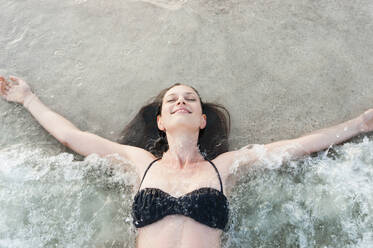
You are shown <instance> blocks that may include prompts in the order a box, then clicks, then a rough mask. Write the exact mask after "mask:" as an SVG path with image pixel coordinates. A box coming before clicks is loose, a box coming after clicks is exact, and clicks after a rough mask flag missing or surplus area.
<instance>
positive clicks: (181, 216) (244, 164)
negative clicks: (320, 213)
mask: <svg viewBox="0 0 373 248" xmlns="http://www.w3.org/2000/svg"><path fill="white" fill-rule="evenodd" d="M10 80H11V81H7V80H6V79H5V78H4V77H2V76H0V83H1V91H0V92H1V93H0V94H1V96H2V97H3V98H4V99H6V100H7V101H10V102H17V103H20V104H23V106H24V107H25V108H26V109H27V110H29V111H30V113H31V114H32V115H33V116H34V117H35V118H36V119H37V120H38V121H39V123H40V124H41V125H42V126H43V127H44V128H45V129H46V130H47V131H48V132H49V133H51V134H52V135H53V136H54V137H55V138H56V139H58V140H59V141H60V142H61V143H63V144H64V145H65V146H67V147H69V148H70V149H72V150H74V151H75V152H77V153H79V154H81V155H84V156H87V155H89V154H91V153H96V154H99V155H100V156H106V155H109V154H113V153H117V154H119V155H120V156H121V157H123V158H125V159H126V160H128V161H130V164H129V165H128V166H133V167H132V168H131V169H133V170H134V171H135V172H136V173H137V175H138V182H139V184H138V185H137V187H138V188H136V190H137V189H139V190H138V192H137V194H136V196H135V199H134V203H133V209H132V210H133V212H132V214H133V220H134V225H135V226H136V227H137V228H138V229H137V230H138V236H137V247H140V248H144V247H179V248H186V247H193V248H202V247H220V235H221V233H222V231H223V230H224V229H225V228H226V224H227V218H228V200H227V198H226V196H227V194H229V192H230V190H231V189H232V187H233V186H234V183H235V181H236V180H235V179H236V178H235V176H236V175H237V173H235V171H236V170H237V169H240V170H241V169H243V170H246V169H248V168H249V167H250V166H251V165H253V164H254V163H255V162H256V161H258V160H259V159H266V158H271V157H272V156H275V155H276V156H280V157H281V159H282V161H285V160H291V159H296V158H300V157H302V156H305V155H309V154H311V153H313V152H317V151H320V150H322V149H325V148H327V147H329V146H330V145H333V144H338V143H341V142H343V141H345V140H347V139H349V138H351V137H353V136H355V135H357V134H359V133H365V132H369V131H372V130H373V109H370V110H368V111H366V112H364V113H363V114H361V115H360V116H358V117H356V118H354V119H352V120H349V121H347V122H344V123H342V124H339V125H336V126H333V127H331V128H327V129H322V130H319V131H316V132H313V133H311V134H309V135H305V136H302V137H300V138H296V139H291V140H284V141H279V142H275V143H271V144H267V145H264V148H265V151H266V152H265V153H264V154H263V153H261V154H260V156H259V155H258V154H257V153H256V152H255V149H251V146H250V145H248V146H245V147H243V148H242V149H240V150H237V151H229V152H228V151H226V150H227V148H228V146H227V143H226V138H227V135H226V134H227V130H224V129H229V128H226V127H229V125H228V124H227V122H226V119H224V117H222V116H220V117H219V113H222V112H219V111H217V112H215V113H218V114H217V115H215V117H216V116H217V117H218V119H219V118H220V121H219V120H218V123H219V122H220V123H223V125H221V126H219V127H220V128H221V129H222V130H221V132H223V135H222V136H221V139H222V141H223V145H221V144H217V143H216V144H215V145H216V149H217V150H219V149H220V148H219V147H223V149H221V150H219V152H215V153H214V149H213V147H210V148H209V147H208V146H205V142H202V141H201V137H204V139H205V140H206V139H207V140H209V139H212V140H215V141H214V142H219V140H217V139H216V138H215V137H213V136H210V135H207V133H203V132H205V131H207V130H205V129H207V127H206V126H207V123H208V122H209V118H211V115H210V114H209V113H208V112H209V111H206V109H207V107H206V106H207V105H206V104H204V103H203V102H202V101H201V99H200V97H199V94H198V92H197V91H196V90H195V89H193V88H192V87H189V86H186V85H180V84H179V85H174V86H172V87H170V88H168V89H165V90H164V91H162V92H161V93H160V95H159V96H158V99H161V100H160V102H157V101H155V103H156V105H154V106H155V109H156V111H158V113H157V112H154V113H156V114H155V115H154V117H153V118H154V125H155V124H156V127H157V128H158V129H159V132H160V134H159V137H158V140H156V142H155V143H154V146H152V147H147V146H146V145H145V144H143V145H141V146H142V148H140V147H135V146H131V145H123V144H119V143H115V142H112V141H109V140H106V139H104V138H101V137H99V136H96V135H94V134H91V133H87V132H83V131H80V130H79V129H78V128H76V127H75V126H74V125H73V124H72V123H70V122H69V121H67V120H66V119H64V118H63V117H61V116H60V115H58V114H56V113H54V112H53V111H51V110H50V109H49V108H48V107H46V106H45V105H44V104H43V103H42V102H41V101H40V100H39V99H38V98H37V97H36V96H35V95H34V94H33V93H32V92H31V90H30V87H29V86H28V85H27V83H26V82H25V81H23V80H22V79H20V78H17V77H14V76H11V77H10ZM157 104H158V105H157ZM148 106H150V107H151V106H153V105H152V104H150V105H148ZM154 106H153V107H154ZM215 106H218V105H215ZM143 110H144V109H143ZM228 116H229V114H228ZM131 123H132V125H129V126H128V128H127V129H126V130H125V132H124V136H125V137H124V138H123V139H122V140H126V137H127V143H130V142H129V140H131V137H130V135H128V131H129V130H130V128H135V125H134V123H133V122H131ZM131 123H130V124H131ZM224 123H225V124H224ZM128 137H130V138H128ZM132 138H133V137H132ZM146 138H149V139H153V138H154V137H150V136H149V137H148V136H146ZM162 142H163V143H164V144H163V145H159V144H160V143H162ZM206 142H207V141H206ZM135 143H136V142H135ZM137 143H138V142H137ZM144 147H145V148H147V150H146V149H144ZM157 147H161V148H159V149H158V148H157ZM162 147H163V148H162ZM224 147H225V148H224ZM162 149H163V150H162ZM148 150H149V151H148ZM202 150H203V152H202V153H201V151H202ZM150 151H151V152H150ZM224 151H225V152H224ZM157 152H158V153H157ZM157 154H158V155H157ZM156 155H157V156H158V158H157V156H156ZM209 159H212V160H209Z"/></svg>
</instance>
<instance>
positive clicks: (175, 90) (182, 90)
mask: <svg viewBox="0 0 373 248" xmlns="http://www.w3.org/2000/svg"><path fill="white" fill-rule="evenodd" d="M179 94H185V95H195V96H197V93H196V92H195V91H194V90H193V89H192V88H191V87H189V86H186V85H178V86H175V87H172V88H171V89H169V90H168V91H167V92H166V94H165V95H164V96H165V97H167V96H171V95H179Z"/></svg>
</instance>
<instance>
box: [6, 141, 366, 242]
mask: <svg viewBox="0 0 373 248" xmlns="http://www.w3.org/2000/svg"><path fill="white" fill-rule="evenodd" d="M327 154H329V155H327ZM0 164H1V166H0V205H1V206H2V207H1V208H0V216H1V218H0V247H134V238H135V229H134V228H133V226H132V218H131V215H130V206H131V202H132V197H133V191H132V186H131V185H133V183H134V175H133V174H132V175H131V173H129V172H126V171H125V170H123V168H125V162H124V163H123V164H115V165H114V164H111V163H109V161H108V160H106V159H101V158H99V157H98V156H96V155H91V156H89V157H87V158H86V159H85V160H84V161H74V159H73V155H71V154H68V153H61V154H58V155H56V156H50V155H48V154H46V153H45V152H43V151H42V150H40V149H35V148H31V147H28V148H27V147H26V146H24V145H15V146H12V147H9V148H6V149H3V150H1V151H0ZM241 176H242V180H240V181H239V183H238V184H237V186H236V187H235V189H234V191H233V193H232V195H231V197H230V199H229V200H230V208H231V215H230V222H229V225H230V228H229V231H228V232H227V233H225V234H224V235H223V247H371V246H373V232H372V230H373V209H372V208H373V194H372V192H373V177H372V176H373V141H371V140H369V139H368V138H364V140H363V141H362V142H360V143H346V144H344V145H343V146H339V147H335V148H334V149H333V152H331V151H329V152H320V153H319V154H318V155H317V156H315V157H307V158H305V159H303V160H299V161H293V162H290V163H287V164H285V165H282V166H280V167H278V166H277V168H276V166H272V165H270V164H268V163H267V164H266V165H264V166H263V165H259V164H258V165H256V166H254V167H253V169H252V170H250V171H249V172H248V174H247V175H241Z"/></svg>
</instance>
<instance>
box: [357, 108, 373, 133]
mask: <svg viewBox="0 0 373 248" xmlns="http://www.w3.org/2000/svg"><path fill="white" fill-rule="evenodd" d="M360 117H361V119H362V127H361V131H363V132H371V131H373V108H372V109H368V110H367V111H365V112H364V113H363V114H362V115H361V116H360Z"/></svg>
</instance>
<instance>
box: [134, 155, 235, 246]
mask: <svg viewBox="0 0 373 248" xmlns="http://www.w3.org/2000/svg"><path fill="white" fill-rule="evenodd" d="M154 159H155V158H154ZM147 162H148V163H147V164H146V167H147V166H148V165H149V164H150V163H151V162H152V161H147ZM212 162H213V163H214V164H215V165H216V167H217V169H218V171H219V174H220V177H221V179H222V183H223V189H224V194H225V195H226V192H225V189H226V188H228V187H226V178H227V172H226V170H225V169H224V167H223V168H222V165H221V164H219V161H214V160H212ZM143 168H144V169H143V172H142V174H141V176H140V179H141V178H142V176H143V174H144V172H145V169H146V168H145V167H143ZM139 183H140V180H139ZM202 187H209V188H214V189H217V190H220V182H219V179H218V176H217V173H216V171H215V169H214V168H213V166H212V165H211V164H210V163H209V162H208V161H201V162H200V163H198V164H196V165H195V166H193V168H191V169H183V170H182V169H175V168H170V167H169V166H167V165H164V164H163V163H162V160H159V161H157V162H155V163H154V164H153V165H152V166H151V168H150V169H149V171H148V172H147V174H146V176H145V178H144V181H143V182H142V184H141V188H140V190H141V189H144V188H158V189H161V190H162V191H164V192H167V193H168V194H170V195H171V196H174V197H180V196H183V195H185V194H187V193H189V192H192V191H193V190H196V189H199V188H202ZM135 189H136V191H135V193H136V192H137V189H138V187H136V188H135ZM221 234H222V230H221V229H217V228H212V227H209V226H206V225H204V224H201V223H199V222H197V221H195V220H194V219H192V218H189V217H186V216H183V215H168V216H166V217H164V218H162V219H160V220H158V221H156V222H154V223H152V224H150V225H147V226H144V227H141V228H138V229H137V242H136V247H138V248H146V247H154V248H158V247H162V248H164V247H173V248H189V247H190V248H191V247H193V248H205V247H206V248H207V247H209V248H219V247H220V236H221Z"/></svg>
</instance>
